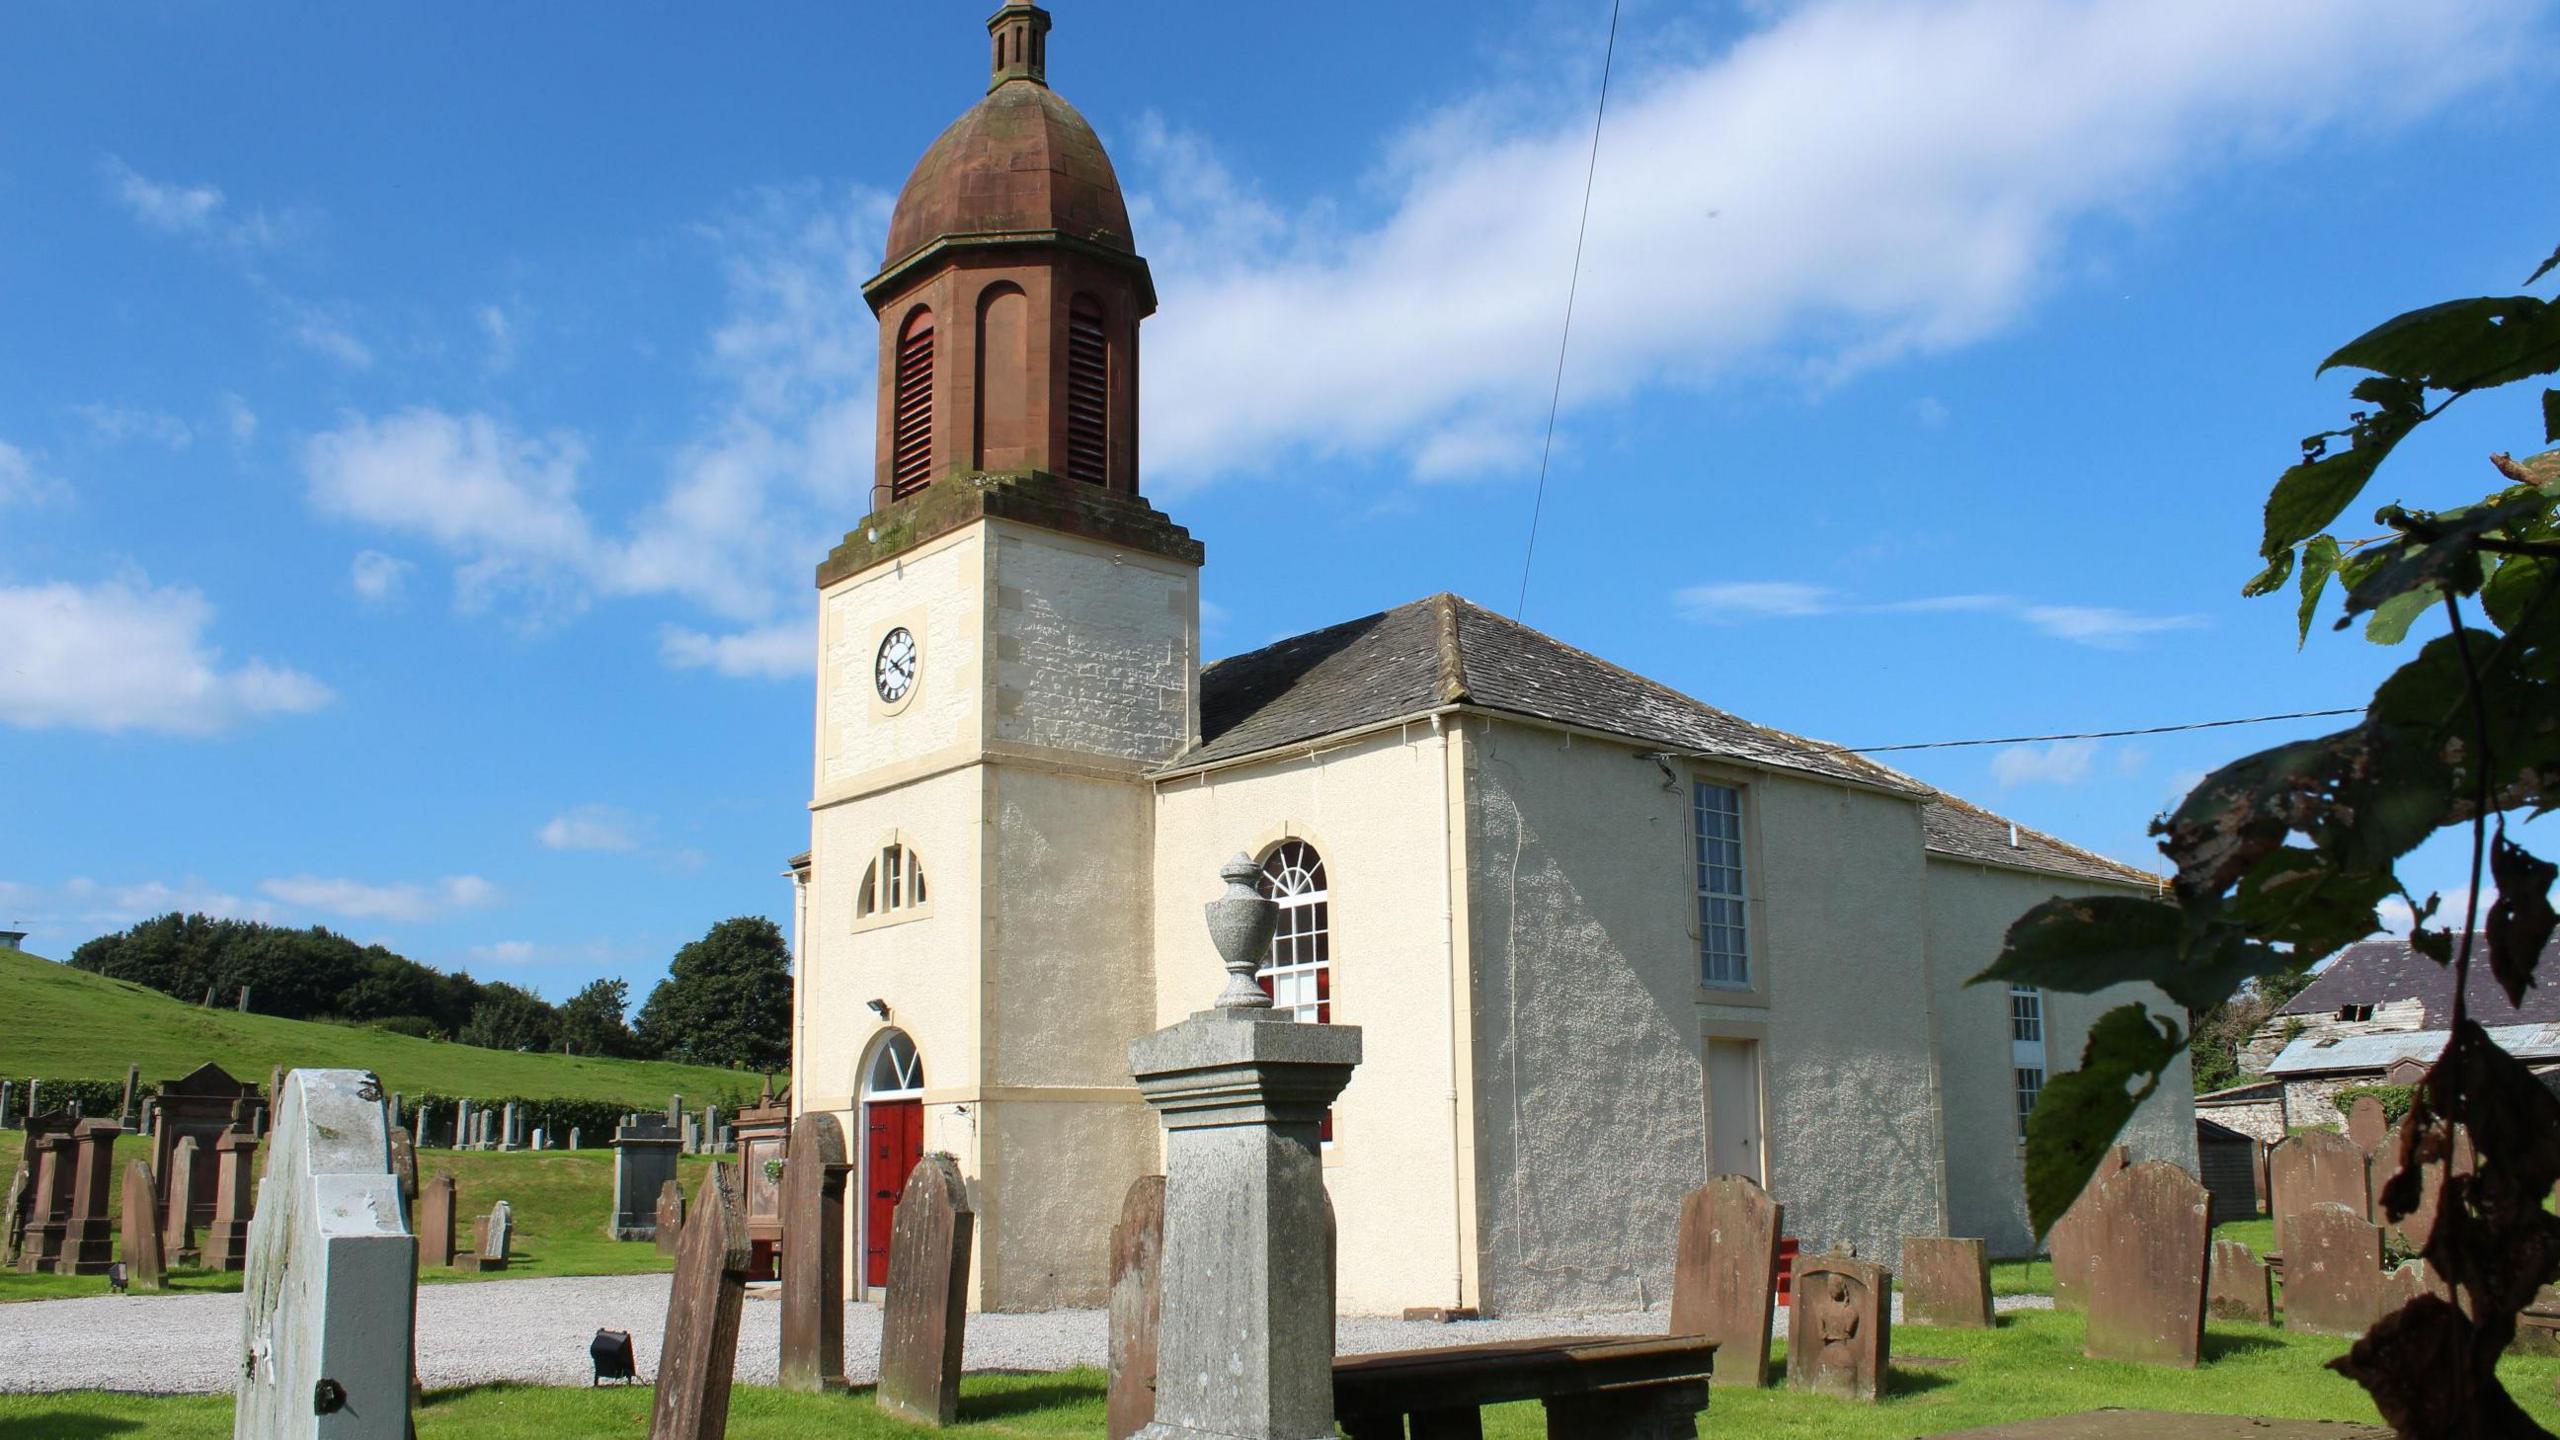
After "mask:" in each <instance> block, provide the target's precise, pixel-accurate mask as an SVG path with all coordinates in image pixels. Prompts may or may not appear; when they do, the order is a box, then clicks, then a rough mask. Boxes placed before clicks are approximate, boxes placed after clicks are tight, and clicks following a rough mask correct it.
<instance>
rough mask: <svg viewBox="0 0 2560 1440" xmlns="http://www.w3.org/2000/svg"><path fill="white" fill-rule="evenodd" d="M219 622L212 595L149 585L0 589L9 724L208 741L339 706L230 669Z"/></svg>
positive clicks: (284, 677) (300, 687)
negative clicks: (215, 638) (261, 721)
mask: <svg viewBox="0 0 2560 1440" xmlns="http://www.w3.org/2000/svg"><path fill="white" fill-rule="evenodd" d="M212 624H213V606H212V605H211V604H210V603H208V602H207V601H206V600H205V598H204V596H203V595H201V594H199V593H198V592H196V591H194V590H189V589H186V588H184V587H182V586H163V587H155V586H153V585H151V584H150V583H149V582H148V581H147V580H144V579H143V578H141V577H140V576H130V577H124V578H118V579H114V580H109V581H106V582H104V583H101V584H97V585H90V586H81V585H73V584H70V583H67V582H54V583H51V584H42V585H26V586H15V587H11V586H0V723H6V724H10V725H16V726H19V727H21V728H23V729H30V730H44V729H56V728H60V729H81V730H103V731H110V732H114V731H124V730H152V731H160V732H163V733H168V734H179V735H205V734H211V733H214V732H216V731H220V730H224V729H227V728H229V727H230V726H232V725H234V724H237V723H239V722H240V721H242V720H245V719H249V718H251V717H254V716H261V715H289V714H302V713H305V712H308V711H312V710H317V709H319V708H321V707H322V706H324V705H327V704H328V703H329V702H330V701H331V700H332V699H334V698H335V697H334V696H333V695H332V694H331V693H330V690H329V687H328V686H326V685H323V684H322V683H320V682H319V681H318V680H315V679H313V678H312V677H310V676H308V675H305V674H303V673H302V672H300V671H298V670H291V669H287V668H285V667H283V666H279V665H272V664H269V663H268V662H266V661H264V660H254V659H253V660H250V661H248V662H247V663H245V664H241V665H236V666H226V665H225V664H224V663H223V659H222V652H221V651H220V650H219V649H217V648H214V647H212V646H210V645H208V644H207V643H206V641H205V632H206V630H207V629H209V628H210V627H211V626H212Z"/></svg>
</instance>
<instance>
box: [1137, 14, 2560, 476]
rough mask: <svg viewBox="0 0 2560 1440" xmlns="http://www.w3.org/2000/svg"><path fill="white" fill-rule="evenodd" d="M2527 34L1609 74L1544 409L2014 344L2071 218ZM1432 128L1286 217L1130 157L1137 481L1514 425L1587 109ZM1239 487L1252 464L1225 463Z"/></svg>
mask: <svg viewBox="0 0 2560 1440" xmlns="http://www.w3.org/2000/svg"><path fill="white" fill-rule="evenodd" d="M2524 9H2525V5H2524V3H2523V0H2448V3H2447V4H2444V5H2439V6H2433V7H2429V9H2428V11H2427V23H2426V24H2425V25H2423V26H2413V25H2411V24H2410V23H2409V19H2408V15H2409V12H2408V10H2407V8H2406V7H2405V6H2403V5H2399V4H2395V3H2391V0H2253V3H2249V4H2236V5H2235V4H2230V3H2227V0H2071V3H2046V4H2019V3H2015V0H1814V3H1808V4H1801V5H1789V6H1780V7H1772V8H1771V9H1769V10H1767V11H1765V12H1762V13H1763V14H1764V15H1765V17H1766V18H1765V19H1764V20H1763V21H1762V23H1760V25H1759V28H1757V29H1756V30H1754V31H1753V32H1752V33H1749V34H1747V35H1745V36H1744V37H1743V38H1742V39H1740V40H1739V41H1738V42H1736V43H1734V44H1732V45H1731V46H1730V47H1729V48H1727V49H1725V50H1724V51H1723V52H1722V53H1720V54H1716V55H1713V56H1711V57H1709V58H1706V59H1704V60H1700V61H1690V60H1688V59H1687V58H1686V57H1685V52H1686V50H1687V47H1685V46H1673V47H1664V48H1663V49H1661V50H1657V51H1656V52H1654V53H1655V54H1659V55H1662V56H1663V57H1664V58H1662V59H1659V60H1653V59H1651V58H1649V57H1648V55H1647V54H1646V53H1645V52H1644V51H1643V50H1642V49H1634V50H1633V51H1632V53H1631V47H1628V46H1625V45H1622V46H1621V47H1620V55H1621V59H1622V73H1621V75H1620V76H1619V77H1618V91H1617V94H1616V95H1615V96H1614V97H1613V99H1612V102H1611V106H1610V111H1609V117H1608V125H1607V130H1606V133H1605V136H1604V139H1603V142H1602V149H1601V153H1600V162H1599V169H1598V173H1597V178H1596V182H1595V186H1594V191H1593V197H1592V208H1591V216H1590V229H1589V237H1588V243H1587V246H1586V250H1585V255H1584V261H1583V268H1582V274H1581V281H1580V296H1579V300H1578V303H1577V307H1576V313H1575V319H1574V336H1573V350H1572V357H1571V364H1570V368H1569V370H1568V372H1567V377H1566V397H1565V398H1566V404H1567V406H1568V408H1569V409H1570V408H1573V407H1576V406H1579V405H1588V404H1591V403H1593V402H1595V401H1601V400H1606V399H1611V398H1615V397H1620V396H1624V395H1626V394H1628V393H1631V392H1633V391H1635V390H1637V389H1639V388H1642V387H1645V386H1648V385H1655V384H1664V383H1668V384H1674V385H1698V384H1705V383H1710V382H1712V381H1714V380H1715V379H1717V378H1718V377H1721V376H1724V375H1727V374H1732V373H1736V372H1738V371H1743V370H1750V371H1758V372H1768V371H1775V372H1777V373H1781V374H1786V373H1793V374H1796V375H1799V376H1802V377H1804V378H1807V379H1810V380H1814V381H1817V382H1818V381H1822V380H1826V379H1830V378H1834V377H1837V376H1840V375H1843V374H1846V373H1849V372H1852V371H1855V370H1857V369H1860V368H1862V367H1869V366H1875V365H1879V364H1885V363H1889V362H1891V361H1894V360H1896V359H1898V358H1902V357H1907V356H1912V355H1919V354H1927V353H1931V352H1938V351H1944V350H1947V349H1950V348H1953V347H1957V346H1961V345H1964V344H1967V343H1969V342H1972V341H1974V340H1977V339H1979V338H1981V337H1983V336H1985V335H1987V334H1991V333H1994V332H1996V331H1998V330H2000V329H2002V328H2003V327H2004V326H2007V325H2009V324H2011V323H2013V322H2014V321H2015V320H2016V318H2017V317H2018V316H2019V315H2020V314H2021V313H2022V312H2023V311H2024V310H2026V309H2027V308H2028V307H2030V306H2031V305H2032V304H2033V303H2034V302H2035V301H2036V300H2037V299H2038V298H2039V297H2040V296H2041V295H2042V294H2044V293H2046V292H2047V291H2049V290H2050V289H2051V288H2052V287H2053V285H2054V283H2055V281H2056V279H2057V277H2058V276H2059V275H2060V274H2061V273H2062V272H2063V271H2064V270H2065V269H2066V267H2067V266H2068V265H2069V263H2070V262H2071V259H2072V251H2073V249H2074V242H2075V240H2076V238H2077V236H2078V233H2079V232H2080V231H2081V230H2082V229H2083V227H2085V225H2086V224H2087V222H2089V221H2090V220H2092V219H2094V218H2099V217H2110V216H2114V215H2119V214H2123V213H2127V212H2138V211H2140V210H2142V209H2144V208H2147V207H2150V206H2154V205H2156V204H2157V203H2159V202H2160V201H2161V200H2162V199H2163V198H2166V197H2171V196H2174V195H2176V194H2177V193H2178V192H2179V191H2180V190H2181V188H2182V187H2184V186H2185V185H2186V184H2188V183H2189V182H2191V181H2192V180H2194V179H2195V178H2196V177H2197V176H2199V175H2200V174H2203V173H2206V172H2210V171H2213V170H2217V169H2223V168H2227V167H2229V166H2231V165H2233V164H2235V163H2246V162H2247V161H2249V160H2251V159H2253V158H2255V157H2258V156H2261V155H2265V154H2268V153H2270V152H2275V151H2280V150H2283V149H2286V148H2288V147H2293V146H2297V145H2299V144H2300V143H2301V142H2302V141H2303V140H2304V139H2305V138H2306V137H2308V136H2310V135H2312V134H2314V133H2316V132H2318V131H2321V130H2323V129H2326V128H2331V127H2336V126H2343V125H2355V126H2380V125H2392V124H2398V123H2403V122H2406V121H2409V120H2411V119H2414V118H2416V117H2418V116H2421V115H2423V114H2425V113H2426V112H2428V111H2429V110H2430V109H2432V108H2434V107H2436V106H2438V105H2440V104H2442V103H2443V102H2444V101H2445V100H2446V99H2447V98H2448V97H2449V96H2451V95H2453V94H2455V93H2456V92H2459V91H2461V90H2464V89H2467V88H2470V87H2474V86H2481V85H2486V84H2489V83H2491V82H2493V81H2494V80H2495V79H2496V77H2498V76H2499V74H2500V73H2501V72H2502V71H2507V70H2513V69H2515V68H2516V67H2518V66H2519V65H2522V64H2524V63H2526V57H2527V55H2528V54H2529V48H2528V47H2526V46H2523V45H2520V44H2518V43H2516V38H2515V32H2516V24H2515V21H2516V19H2517V17H2518V16H2519V15H2520V14H2522V13H2523V11H2524ZM1553 68H1558V69H1560V70H1561V71H1562V72H1563V74H1564V76H1565V77H1566V78H1568V79H1569V81H1570V84H1571V93H1570V94H1568V93H1567V92H1566V90H1565V88H1564V82H1563V81H1561V80H1560V81H1559V84H1558V86H1557V88H1555V89H1554V90H1552V91H1549V92H1545V93H1528V92H1519V93H1498V94H1497V93H1487V94H1472V95H1467V96H1464V97H1461V98H1459V99H1458V100H1456V101H1455V102H1453V103H1452V104H1450V105H1449V106H1447V107H1444V109H1443V110H1442V111H1440V112H1439V113H1436V114H1432V115H1427V116H1424V117H1422V119H1421V120H1420V121H1419V122H1418V123H1417V124H1416V125H1415V126H1414V127H1412V130H1411V132H1410V133H1409V134H1407V135H1404V136H1400V137H1397V138H1396V139H1394V140H1393V141H1392V142H1390V143H1389V144H1388V145H1387V146H1386V147H1384V150H1385V153H1384V156H1383V159H1384V163H1383V164H1382V166H1381V167H1380V168H1379V170H1378V171H1376V172H1373V173H1372V175H1370V176H1369V177H1367V181H1368V183H1367V186H1366V188H1365V189H1363V190H1360V191H1354V192H1352V193H1351V194H1350V195H1349V196H1348V197H1346V198H1344V199H1340V200H1337V199H1334V198H1332V197H1324V198H1319V199H1318V200H1316V201H1314V202H1311V203H1309V204H1308V205H1306V206H1304V207H1303V208H1300V209H1295V210H1284V209H1282V208H1281V207H1278V206H1275V205H1274V204H1272V203H1271V202H1270V201H1268V200H1267V199H1265V198H1264V197H1263V196H1261V195H1259V194H1258V193H1256V192H1254V191H1253V190H1252V188H1251V187H1250V186H1248V185H1244V184H1241V183H1239V182H1238V181H1237V180H1236V178H1235V177H1234V176H1233V175H1232V174H1230V173H1229V172H1228V171H1227V170H1226V169H1225V168H1224V167H1223V166H1222V165H1221V164H1220V163H1219V162H1218V160H1217V157H1216V156H1214V155H1213V154H1210V153H1208V151H1207V149H1206V147H1205V146H1203V145H1202V144H1201V143H1200V142H1199V141H1197V140H1196V139H1192V138H1189V137H1184V136H1178V135H1168V134H1167V133H1166V132H1165V130H1164V127H1162V126H1161V125H1153V126H1142V127H1140V131H1139V134H1138V137H1137V143H1136V144H1135V145H1134V146H1130V147H1126V148H1127V150H1128V153H1127V154H1125V155H1124V156H1123V157H1122V158H1123V160H1124V163H1126V164H1127V165H1128V169H1127V170H1125V171H1124V172H1123V173H1124V174H1127V175H1130V176H1132V177H1133V178H1135V179H1136V180H1137V182H1138V183H1137V184H1136V185H1135V186H1134V187H1133V188H1134V189H1135V191H1136V192H1137V193H1136V196H1135V200H1136V207H1135V208H1136V211H1137V214H1136V216H1135V217H1134V218H1135V219H1136V221H1137V226H1138V236H1139V239H1140V243H1141V245H1142V247H1143V248H1145V249H1146V250H1147V251H1148V253H1149V254H1150V256H1151V258H1152V259H1153V261H1154V263H1155V266H1156V271H1157V275H1158V283H1159V286H1160V288H1161V289H1162V291H1163V293H1164V294H1165V296H1166V297H1167V304H1166V306H1165V308H1164V311H1163V312H1162V313H1161V314H1160V315H1158V316H1157V317H1156V318H1155V319H1154V320H1153V321H1152V322H1150V325H1149V330H1148V340H1147V345H1148V362H1147V366H1146V370H1145V381H1144V383H1145V386H1146V406H1147V412H1146V413H1147V416H1148V432H1147V447H1148V460H1149V466H1150V475H1151V478H1162V479H1167V480H1173V481H1193V480H1198V479H1202V478H1206V477H1209V476H1211V475H1213V474H1215V473H1216V472H1218V471H1220V470H1222V469H1225V468H1229V467H1233V466H1237V465H1240V464H1268V463H1274V461H1276V460H1281V459H1285V458H1287V457H1288V456H1290V455H1291V454H1292V453H1293V452H1295V453H1299V454H1305V453H1314V454H1322V453H1325V452H1329V451H1347V452H1353V453H1389V454H1405V455H1408V456H1413V457H1422V456H1430V455H1434V454H1437V453H1443V452H1439V451H1436V450H1435V449H1434V447H1433V444H1432V438H1433V437H1435V436H1438V435H1439V434H1441V433H1442V432H1443V431H1444V430H1446V429H1447V428H1448V427H1449V426H1451V425H1452V424H1469V423H1477V422H1481V421H1483V420H1484V418H1485V417H1497V416H1498V417H1511V418H1512V422H1513V423H1514V424H1515V425H1517V426H1518V427H1520V428H1521V429H1523V430H1530V429H1533V428H1534V427H1535V426H1537V425H1539V424H1542V423H1543V421H1544V418H1545V406H1546V400H1547V394H1548V386H1549V385H1550V384H1551V383H1552V381H1553V377H1554V371H1553V368H1552V367H1553V365H1554V362H1555V353H1556V335H1557V325H1558V322H1559V317H1560V312H1561V310H1562V301H1563V293H1564V288H1565V279H1566V274H1567V268H1568V266H1569V264H1570V263H1571V261H1572V258H1573V253H1574V246H1575V226H1576V218H1577V207H1578V204H1579V201H1580V199H1581V194H1582V189H1583V182H1584V166H1585V163H1586V160H1587V157H1588V155H1589V153H1590V152H1589V148H1588V147H1589V144H1590V133H1591V132H1590V123H1591V122H1590V112H1589V109H1588V105H1589V99H1588V95H1589V91H1588V88H1587V85H1588V82H1589V80H1590V79H1591V77H1590V76H1589V75H1588V74H1587V73H1585V72H1584V71H1583V70H1582V69H1581V68H1580V67H1578V66H1563V67H1553ZM1246 456H1251V457H1256V459H1254V460H1251V461H1247V460H1240V459H1239V457H1246Z"/></svg>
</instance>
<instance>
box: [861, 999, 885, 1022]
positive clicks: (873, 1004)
mask: <svg viewBox="0 0 2560 1440" xmlns="http://www.w3.org/2000/svg"><path fill="white" fill-rule="evenodd" d="M862 1003H863V1006H864V1008H866V1009H868V1010H870V1012H871V1013H872V1014H874V1015H877V1016H879V1017H880V1018H881V1019H883V1020H886V1019H888V1018H889V1002H888V1001H886V1000H865V1001H863V1002H862Z"/></svg>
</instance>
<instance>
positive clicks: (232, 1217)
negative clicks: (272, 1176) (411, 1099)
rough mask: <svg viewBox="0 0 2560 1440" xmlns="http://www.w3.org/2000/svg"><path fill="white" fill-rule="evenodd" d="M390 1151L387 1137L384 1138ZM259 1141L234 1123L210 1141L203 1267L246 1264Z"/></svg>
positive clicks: (255, 1197) (254, 1205) (254, 1212)
mask: <svg viewBox="0 0 2560 1440" xmlns="http://www.w3.org/2000/svg"><path fill="white" fill-rule="evenodd" d="M383 1144H384V1147H385V1153H386V1154H388V1153H389V1145H390V1141H389V1140H388V1139H387V1138H386V1139H385V1140H384V1142H383ZM257 1173H258V1142H257V1140H256V1139H255V1138H254V1137H252V1136H251V1135H250V1134H249V1132H248V1130H247V1129H245V1128H243V1127H240V1126H234V1127H232V1128H231V1129H229V1130H225V1131H223V1132H222V1138H221V1139H219V1140H216V1141H214V1142H213V1175H214V1181H213V1184H214V1196H213V1224H212V1226H211V1227H210V1228H209V1229H207V1230H206V1231H205V1234H204V1268H206V1269H207V1270H238V1269H241V1268H243V1267H245V1266H246V1265H247V1264H248V1257H249V1223H250V1221H251V1220H253V1219H254V1218H255V1217H256V1215H257V1209H258V1195H257V1183H258V1182H257V1178H256V1177H257Z"/></svg>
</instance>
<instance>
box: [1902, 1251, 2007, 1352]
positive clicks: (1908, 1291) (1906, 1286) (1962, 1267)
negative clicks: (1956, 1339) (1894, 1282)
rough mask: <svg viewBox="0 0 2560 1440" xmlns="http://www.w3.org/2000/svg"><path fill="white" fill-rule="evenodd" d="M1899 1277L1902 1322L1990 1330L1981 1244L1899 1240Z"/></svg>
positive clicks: (1985, 1254) (1986, 1261)
mask: <svg viewBox="0 0 2560 1440" xmlns="http://www.w3.org/2000/svg"><path fill="white" fill-rule="evenodd" d="M1901 1276H1902V1318H1903V1320H1904V1321H1905V1322H1906V1323H1908V1324H1913V1325H1936V1326H1940V1327H1942V1328H1946V1329H1954V1330H1988V1329H1990V1328H1991V1256H1990V1253H1989V1251H1988V1250H1987V1249H1986V1248H1985V1246H1984V1245H1983V1242H1982V1241H1980V1240H1976V1239H1964V1238H1957V1237H1951V1236H1945V1235H1913V1236H1910V1237H1908V1238H1906V1239H1905V1240H1904V1241H1903V1242H1902V1271H1901Z"/></svg>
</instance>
